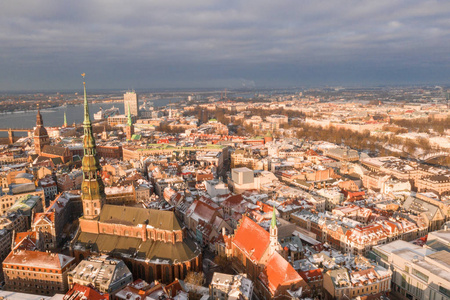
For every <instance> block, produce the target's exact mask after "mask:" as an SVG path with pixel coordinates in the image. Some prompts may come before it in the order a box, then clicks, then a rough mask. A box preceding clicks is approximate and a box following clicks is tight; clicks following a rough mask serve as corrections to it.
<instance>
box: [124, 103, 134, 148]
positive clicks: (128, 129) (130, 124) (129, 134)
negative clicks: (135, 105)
mask: <svg viewBox="0 0 450 300" xmlns="http://www.w3.org/2000/svg"><path fill="white" fill-rule="evenodd" d="M125 133H126V135H127V141H130V140H131V138H132V137H133V134H134V126H133V120H132V119H131V112H130V104H128V121H127V126H126V127H125Z"/></svg>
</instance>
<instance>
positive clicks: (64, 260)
mask: <svg viewBox="0 0 450 300" xmlns="http://www.w3.org/2000/svg"><path fill="white" fill-rule="evenodd" d="M74 260H75V258H74V257H70V256H66V255H64V254H59V253H47V252H40V251H29V250H18V251H11V253H9V255H8V256H7V257H6V258H5V260H4V261H3V264H4V265H22V266H35V267H43V268H51V269H62V268H64V267H65V266H66V265H67V264H69V263H71V262H72V261H74Z"/></svg>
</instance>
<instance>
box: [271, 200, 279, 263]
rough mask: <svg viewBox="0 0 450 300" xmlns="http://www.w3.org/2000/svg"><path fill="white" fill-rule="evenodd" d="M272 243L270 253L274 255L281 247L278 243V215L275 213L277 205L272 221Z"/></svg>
mask: <svg viewBox="0 0 450 300" xmlns="http://www.w3.org/2000/svg"><path fill="white" fill-rule="evenodd" d="M269 232H270V243H269V255H272V254H273V253H275V251H277V250H278V249H279V244H278V227H277V215H276V213H275V207H274V208H273V214H272V221H271V222H270V229H269Z"/></svg>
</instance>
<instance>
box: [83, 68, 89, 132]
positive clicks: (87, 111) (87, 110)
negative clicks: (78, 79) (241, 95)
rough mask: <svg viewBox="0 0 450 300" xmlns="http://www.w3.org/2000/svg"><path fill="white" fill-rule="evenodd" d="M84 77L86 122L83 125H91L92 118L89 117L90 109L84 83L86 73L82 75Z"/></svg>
mask: <svg viewBox="0 0 450 300" xmlns="http://www.w3.org/2000/svg"><path fill="white" fill-rule="evenodd" d="M81 76H83V88H84V122H83V125H91V117H90V116H89V107H88V102H87V97H86V82H85V81H84V77H85V76H86V74H85V73H83V74H81Z"/></svg>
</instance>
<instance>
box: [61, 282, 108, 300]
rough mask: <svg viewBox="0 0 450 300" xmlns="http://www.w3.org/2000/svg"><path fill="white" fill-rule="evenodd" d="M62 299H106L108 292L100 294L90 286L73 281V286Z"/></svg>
mask: <svg viewBox="0 0 450 300" xmlns="http://www.w3.org/2000/svg"><path fill="white" fill-rule="evenodd" d="M63 299H64V300H68V299H70V300H82V299H89V300H108V299H109V296H108V294H101V293H99V292H97V291H96V290H94V289H93V288H91V287H88V286H84V285H80V284H78V283H75V284H74V286H73V288H72V289H70V290H69V291H68V292H67V293H66V295H65V296H64V298H63Z"/></svg>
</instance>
